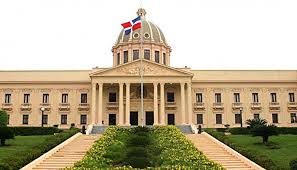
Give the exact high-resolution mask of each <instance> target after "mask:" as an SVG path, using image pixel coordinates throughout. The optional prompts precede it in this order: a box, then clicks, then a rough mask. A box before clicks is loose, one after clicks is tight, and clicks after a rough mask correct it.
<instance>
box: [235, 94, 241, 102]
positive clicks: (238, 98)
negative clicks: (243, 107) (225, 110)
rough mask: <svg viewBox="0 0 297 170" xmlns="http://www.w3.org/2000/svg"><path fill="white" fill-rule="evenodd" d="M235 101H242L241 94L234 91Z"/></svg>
mask: <svg viewBox="0 0 297 170" xmlns="http://www.w3.org/2000/svg"><path fill="white" fill-rule="evenodd" d="M234 103H240V94H239V93H234Z"/></svg>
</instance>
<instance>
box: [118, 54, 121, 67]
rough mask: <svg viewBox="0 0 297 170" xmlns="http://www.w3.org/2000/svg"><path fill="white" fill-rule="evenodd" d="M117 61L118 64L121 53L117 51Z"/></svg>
mask: <svg viewBox="0 0 297 170" xmlns="http://www.w3.org/2000/svg"><path fill="white" fill-rule="evenodd" d="M117 62H118V65H119V64H121V54H120V53H117Z"/></svg>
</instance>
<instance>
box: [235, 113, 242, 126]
mask: <svg viewBox="0 0 297 170" xmlns="http://www.w3.org/2000/svg"><path fill="white" fill-rule="evenodd" d="M240 123H241V116H240V114H235V124H240Z"/></svg>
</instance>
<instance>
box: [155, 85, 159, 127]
mask: <svg viewBox="0 0 297 170" xmlns="http://www.w3.org/2000/svg"><path fill="white" fill-rule="evenodd" d="M158 118H159V114H158V83H154V125H158V124H159V121H158Z"/></svg>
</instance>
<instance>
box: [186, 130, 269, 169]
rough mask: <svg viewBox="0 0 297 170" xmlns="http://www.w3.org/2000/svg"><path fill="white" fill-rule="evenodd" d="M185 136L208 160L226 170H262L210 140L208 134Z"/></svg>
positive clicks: (224, 146) (222, 145)
mask: <svg viewBox="0 0 297 170" xmlns="http://www.w3.org/2000/svg"><path fill="white" fill-rule="evenodd" d="M186 136H187V138H188V139H189V140H191V141H192V142H193V143H194V145H195V146H196V147H197V149H198V150H200V151H202V152H203V153H204V155H205V156H206V157H207V158H208V159H210V160H212V161H214V162H216V163H218V164H221V165H222V166H223V167H224V168H226V169H227V170H264V169H263V168H262V167H260V166H259V165H257V164H255V163H254V162H252V161H250V160H249V159H247V158H245V157H244V156H242V155H240V154H239V153H237V152H235V151H233V150H232V149H231V148H229V147H228V146H226V145H224V144H222V143H220V142H218V141H216V139H212V137H210V136H209V135H208V134H205V133H202V134H188V135H186Z"/></svg>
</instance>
